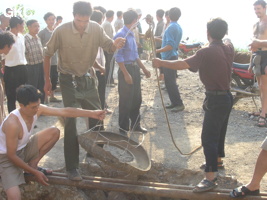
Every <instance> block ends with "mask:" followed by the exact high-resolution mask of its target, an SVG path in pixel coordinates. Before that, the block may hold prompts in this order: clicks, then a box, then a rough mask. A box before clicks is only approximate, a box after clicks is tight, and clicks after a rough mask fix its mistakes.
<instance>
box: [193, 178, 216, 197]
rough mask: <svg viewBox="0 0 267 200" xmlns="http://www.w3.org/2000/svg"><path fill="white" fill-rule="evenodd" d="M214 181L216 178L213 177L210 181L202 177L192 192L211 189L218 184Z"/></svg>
mask: <svg viewBox="0 0 267 200" xmlns="http://www.w3.org/2000/svg"><path fill="white" fill-rule="evenodd" d="M216 181H217V178H215V179H213V180H212V181H210V180H208V179H203V180H202V181H200V183H199V184H197V186H196V187H195V188H194V189H193V192H195V193H200V192H207V191H209V190H212V189H214V188H216V187H217V186H218V184H217V183H216Z"/></svg>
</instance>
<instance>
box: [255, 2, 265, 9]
mask: <svg viewBox="0 0 267 200" xmlns="http://www.w3.org/2000/svg"><path fill="white" fill-rule="evenodd" d="M257 5H261V6H262V7H263V8H266V2H265V1H264V0H257V1H256V2H255V3H254V4H253V6H257Z"/></svg>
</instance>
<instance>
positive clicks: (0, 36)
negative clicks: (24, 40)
mask: <svg viewBox="0 0 267 200" xmlns="http://www.w3.org/2000/svg"><path fill="white" fill-rule="evenodd" d="M14 43H15V40H14V38H13V36H12V35H11V33H9V32H2V33H0V49H3V48H5V46H6V45H7V46H8V47H10V46H11V45H13V44H14Z"/></svg>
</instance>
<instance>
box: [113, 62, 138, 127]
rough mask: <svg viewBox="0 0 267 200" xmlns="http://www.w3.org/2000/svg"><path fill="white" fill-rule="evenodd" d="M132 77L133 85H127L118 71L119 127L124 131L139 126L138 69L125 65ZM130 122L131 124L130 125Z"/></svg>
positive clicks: (134, 66)
mask: <svg viewBox="0 0 267 200" xmlns="http://www.w3.org/2000/svg"><path fill="white" fill-rule="evenodd" d="M125 67H126V69H127V71H128V72H129V74H130V75H131V76H132V79H133V84H132V85H130V84H127V83H126V81H125V79H124V75H123V73H122V71H121V70H120V69H119V71H118V83H119V84H118V90H119V127H120V128H121V129H124V130H126V131H128V130H129V127H130V125H131V128H132V127H134V126H139V125H140V106H141V103H142V94H141V77H140V68H139V67H138V66H137V65H125ZM130 122H131V124H130Z"/></svg>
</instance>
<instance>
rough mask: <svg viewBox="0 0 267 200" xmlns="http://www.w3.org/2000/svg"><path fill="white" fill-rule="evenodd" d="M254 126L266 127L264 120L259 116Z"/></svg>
mask: <svg viewBox="0 0 267 200" xmlns="http://www.w3.org/2000/svg"><path fill="white" fill-rule="evenodd" d="M256 126H258V127H266V126H267V121H266V118H265V117H262V116H259V118H258V122H257V124H256Z"/></svg>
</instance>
